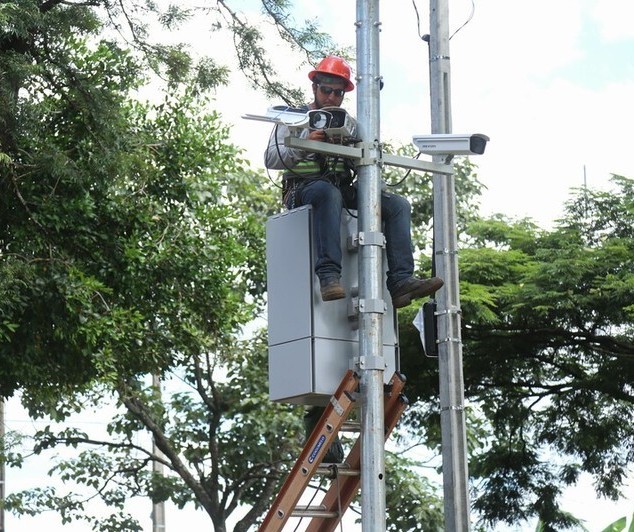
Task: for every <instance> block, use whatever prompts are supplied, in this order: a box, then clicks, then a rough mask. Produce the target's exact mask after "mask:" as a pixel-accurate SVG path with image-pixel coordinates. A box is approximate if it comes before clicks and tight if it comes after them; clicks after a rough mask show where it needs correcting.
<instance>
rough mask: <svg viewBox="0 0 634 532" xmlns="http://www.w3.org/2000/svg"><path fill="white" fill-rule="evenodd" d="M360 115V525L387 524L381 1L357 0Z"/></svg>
mask: <svg viewBox="0 0 634 532" xmlns="http://www.w3.org/2000/svg"><path fill="white" fill-rule="evenodd" d="M356 31H357V87H358V96H357V98H358V99H357V121H358V129H359V131H358V133H359V137H360V139H361V147H362V148H363V149H364V150H365V154H366V157H364V158H363V159H362V160H361V161H360V162H359V165H358V183H359V189H358V193H359V202H358V211H359V243H360V246H359V248H360V251H359V253H360V255H359V368H360V371H361V508H362V512H361V528H362V530H363V531H364V532H372V531H376V532H383V531H384V530H385V528H386V527H385V457H384V447H385V437H384V421H383V372H384V369H385V361H384V358H383V313H384V312H385V304H384V300H383V279H382V274H383V270H382V264H383V247H382V246H383V235H382V233H381V166H380V164H381V147H380V139H379V137H380V124H379V121H380V113H379V87H380V81H381V79H380V75H379V31H380V22H379V2H378V0H357V21H356Z"/></svg>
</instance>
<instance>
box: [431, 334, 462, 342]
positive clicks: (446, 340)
mask: <svg viewBox="0 0 634 532" xmlns="http://www.w3.org/2000/svg"><path fill="white" fill-rule="evenodd" d="M445 342H455V343H457V344H461V343H462V340H461V339H460V338H452V337H449V336H448V337H447V338H445V339H444V340H436V343H437V344H444V343H445Z"/></svg>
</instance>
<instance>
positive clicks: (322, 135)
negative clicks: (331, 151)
mask: <svg viewBox="0 0 634 532" xmlns="http://www.w3.org/2000/svg"><path fill="white" fill-rule="evenodd" d="M308 140H316V141H318V142H327V141H328V139H327V138H326V132H325V131H324V130H323V129H312V130H311V131H310V133H308Z"/></svg>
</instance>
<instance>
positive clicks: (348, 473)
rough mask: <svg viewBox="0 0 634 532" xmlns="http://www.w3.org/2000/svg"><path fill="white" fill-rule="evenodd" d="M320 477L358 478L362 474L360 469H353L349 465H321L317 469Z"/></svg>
mask: <svg viewBox="0 0 634 532" xmlns="http://www.w3.org/2000/svg"><path fill="white" fill-rule="evenodd" d="M317 473H318V474H319V475H329V476H332V478H335V477H337V476H340V477H356V476H359V475H360V474H361V471H359V470H358V469H352V468H351V467H350V466H349V465H348V464H333V465H321V466H319V467H318V468H317Z"/></svg>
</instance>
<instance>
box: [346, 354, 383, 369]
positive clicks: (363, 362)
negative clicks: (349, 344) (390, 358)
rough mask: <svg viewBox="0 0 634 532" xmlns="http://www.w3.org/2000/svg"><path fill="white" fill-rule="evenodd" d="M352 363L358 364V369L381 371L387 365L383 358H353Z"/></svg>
mask: <svg viewBox="0 0 634 532" xmlns="http://www.w3.org/2000/svg"><path fill="white" fill-rule="evenodd" d="M354 361H355V363H356V364H358V366H359V369H378V370H381V371H383V370H385V368H386V367H387V363H386V362H385V359H384V358H383V357H367V356H360V357H355V359H354Z"/></svg>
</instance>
